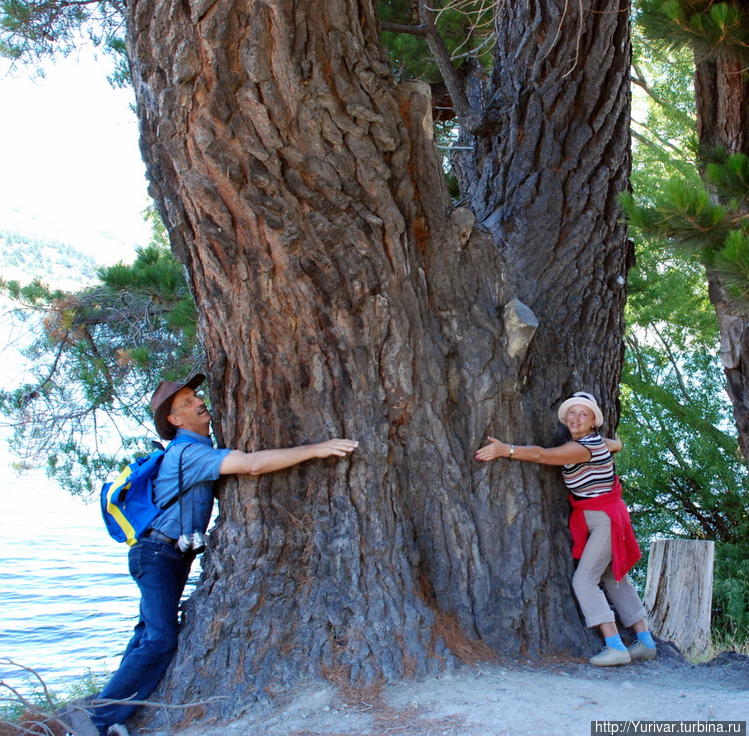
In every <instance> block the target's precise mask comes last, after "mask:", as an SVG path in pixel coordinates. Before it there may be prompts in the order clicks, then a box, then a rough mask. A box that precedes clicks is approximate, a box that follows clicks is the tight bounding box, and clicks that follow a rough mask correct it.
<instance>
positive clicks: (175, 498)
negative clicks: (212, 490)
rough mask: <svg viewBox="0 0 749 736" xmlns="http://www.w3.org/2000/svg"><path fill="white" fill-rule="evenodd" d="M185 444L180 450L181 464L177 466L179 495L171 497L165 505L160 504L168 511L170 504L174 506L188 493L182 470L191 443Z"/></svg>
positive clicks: (162, 508)
mask: <svg viewBox="0 0 749 736" xmlns="http://www.w3.org/2000/svg"><path fill="white" fill-rule="evenodd" d="M184 444H185V446H184V447H183V448H182V452H180V454H179V464H178V466H177V495H176V496H173V497H172V498H170V499H169V500H168V501H167V502H166V503H165V504H164V505H163V506H159V508H160V509H161V510H162V511H166V510H167V509H168V508H169V507H170V506H173V505H174V504H175V503H177V501H179V502H180V503H181V502H182V497H183V496H184V495H185V493H186V491H185V488H184V475H183V472H182V460H184V457H185V451H186V450H187V446H188V444H189V443H184ZM167 449H169V448H167ZM188 490H189V488H188Z"/></svg>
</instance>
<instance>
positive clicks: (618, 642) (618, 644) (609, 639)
mask: <svg viewBox="0 0 749 736" xmlns="http://www.w3.org/2000/svg"><path fill="white" fill-rule="evenodd" d="M603 640H604V641H605V642H606V646H607V647H611V649H620V650H621V651H623V652H624V651H626V650H627V647H625V646H624V642H623V641H622V637H621V636H619V634H614V636H604V637H603Z"/></svg>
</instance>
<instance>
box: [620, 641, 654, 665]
mask: <svg viewBox="0 0 749 736" xmlns="http://www.w3.org/2000/svg"><path fill="white" fill-rule="evenodd" d="M627 651H628V652H629V657H630V659H631V660H632V661H634V660H635V659H644V660H648V659H655V655H656V653H657V650H656V648H655V647H648V646H646V645H645V644H643V643H642V642H641V641H640V640H639V639H638V640H637V641H636V642H635V643H634V644H632V645H631V646H628V647H627Z"/></svg>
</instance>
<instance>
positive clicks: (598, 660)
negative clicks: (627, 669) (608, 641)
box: [588, 647, 632, 667]
mask: <svg viewBox="0 0 749 736" xmlns="http://www.w3.org/2000/svg"><path fill="white" fill-rule="evenodd" d="M631 661H632V659H631V657H630V656H629V652H628V651H627V650H626V649H613V648H612V647H604V648H603V649H601V651H600V652H598V654H596V655H594V656H593V657H591V658H590V659H589V660H588V662H590V663H591V664H595V665H597V666H598V667H611V666H612V665H616V664H629V663H630V662H631Z"/></svg>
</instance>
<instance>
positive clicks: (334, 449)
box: [312, 439, 359, 457]
mask: <svg viewBox="0 0 749 736" xmlns="http://www.w3.org/2000/svg"><path fill="white" fill-rule="evenodd" d="M312 447H313V448H314V452H315V457H330V456H331V455H335V456H336V457H345V456H346V455H348V454H349V453H350V452H353V451H354V450H355V449H356V448H357V447H359V443H358V442H357V441H356V440H339V439H334V440H328V441H327V442H320V443H319V444H317V445H312Z"/></svg>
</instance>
